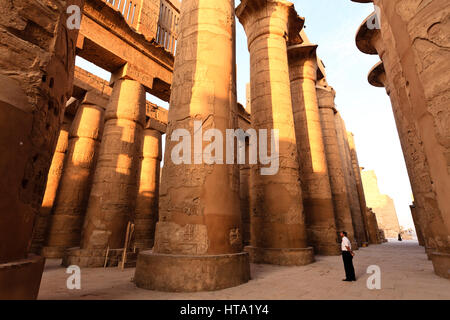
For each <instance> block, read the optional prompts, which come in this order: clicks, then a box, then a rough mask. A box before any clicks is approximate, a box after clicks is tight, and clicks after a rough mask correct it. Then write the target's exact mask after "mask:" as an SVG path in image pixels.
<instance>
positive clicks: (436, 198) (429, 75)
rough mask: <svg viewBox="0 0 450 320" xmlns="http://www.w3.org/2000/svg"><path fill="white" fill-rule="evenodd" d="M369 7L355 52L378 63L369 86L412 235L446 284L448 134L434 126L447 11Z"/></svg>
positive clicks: (440, 115) (443, 103)
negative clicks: (405, 196)
mask: <svg viewBox="0 0 450 320" xmlns="http://www.w3.org/2000/svg"><path fill="white" fill-rule="evenodd" d="M358 2H359V1H358ZM374 4H375V5H376V6H377V12H376V13H373V14H371V15H370V16H369V17H368V18H367V19H366V20H365V21H364V22H363V24H362V25H361V26H360V28H359V30H358V34H357V37H356V42H357V46H358V48H359V49H360V50H361V51H362V52H364V53H367V54H378V55H379V56H380V58H381V60H382V62H380V63H379V64H377V65H376V66H375V67H374V68H373V69H372V70H371V72H370V74H369V82H370V83H371V84H372V85H374V86H378V87H385V88H386V92H387V93H388V95H389V97H390V99H391V102H392V109H393V113H394V118H395V121H396V124H397V129H398V132H399V137H400V143H401V146H402V149H403V153H404V156H405V162H406V167H407V170H408V175H409V177H410V181H411V188H412V191H413V195H414V206H413V207H412V208H411V211H412V216H413V220H414V223H415V225H416V232H417V234H418V237H419V240H420V238H421V237H423V238H422V241H421V242H422V243H423V244H424V245H425V250H426V252H427V254H428V258H429V259H431V260H432V262H433V266H434V271H435V273H436V274H437V275H439V276H442V277H445V278H449V277H450V242H449V234H450V227H449V226H450V214H449V212H450V202H449V197H448V189H449V186H450V184H449V183H450V177H449V171H448V166H449V161H448V157H447V155H448V152H449V151H448V149H449V147H448V146H449V144H448V136H449V135H448V133H446V131H445V129H443V128H444V127H445V126H441V125H440V124H442V123H444V122H445V120H444V119H447V118H448V112H449V110H448V98H446V91H445V90H447V88H446V87H445V85H444V86H442V84H444V83H447V82H448V81H447V82H446V80H447V78H448V76H447V75H446V74H445V72H444V73H443V72H442V68H443V66H445V65H446V63H448V61H449V54H448V52H447V51H446V50H445V48H444V46H445V45H443V44H442V45H439V43H440V42H441V41H442V39H441V38H439V37H436V36H435V35H436V34H438V31H439V30H440V26H441V25H442V23H441V22H442V21H444V20H445V17H446V16H448V13H449V7H448V5H447V3H446V2H445V1H439V0H437V1H432V2H430V4H429V5H427V6H425V7H423V8H422V7H421V6H417V5H414V4H412V3H408V2H407V1H404V0H399V1H395V2H392V1H384V0H376V1H374ZM374 25H377V26H378V27H377V28H373V26H374ZM432 29H433V30H434V31H430V30H432ZM418 43H420V45H418ZM428 57H433V58H432V59H431V60H429V59H428ZM425 61H427V63H426V66H425V65H424V62H425Z"/></svg>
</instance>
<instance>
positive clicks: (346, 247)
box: [341, 231, 356, 281]
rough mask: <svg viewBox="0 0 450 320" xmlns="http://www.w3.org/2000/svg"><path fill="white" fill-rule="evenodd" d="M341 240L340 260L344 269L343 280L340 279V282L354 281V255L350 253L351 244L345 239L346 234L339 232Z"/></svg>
mask: <svg viewBox="0 0 450 320" xmlns="http://www.w3.org/2000/svg"><path fill="white" fill-rule="evenodd" d="M341 238H342V242H341V250H342V260H343V261H344V268H345V279H342V281H356V277H355V268H353V256H354V255H355V254H354V253H353V251H352V244H351V243H350V240H349V239H348V238H347V232H345V231H341Z"/></svg>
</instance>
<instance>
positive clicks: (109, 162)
mask: <svg viewBox="0 0 450 320" xmlns="http://www.w3.org/2000/svg"><path fill="white" fill-rule="evenodd" d="M144 121H145V91H144V88H143V86H142V85H140V84H139V83H138V82H136V81H134V80H127V79H121V80H118V81H117V82H116V83H115V84H114V88H113V92H112V95H111V97H110V102H109V104H108V107H107V109H106V111H105V125H104V131H103V132H104V133H103V137H102V143H101V145H100V150H99V155H98V160H97V165H96V169H95V174H94V177H93V182H92V189H91V193H90V196H89V201H88V207H87V210H86V216H85V220H84V225H83V231H82V236H81V243H80V247H81V250H96V249H102V250H105V249H106V248H107V247H109V248H110V249H120V248H123V247H124V241H125V233H126V228H127V223H128V221H132V219H133V212H134V206H135V201H136V194H137V190H138V184H137V182H138V172H139V154H140V152H141V151H140V150H141V141H142V131H143V126H144ZM68 255H69V257H68V258H67V259H65V261H66V262H67V263H70V256H74V257H76V255H77V254H76V252H69V253H68ZM97 266H102V264H100V265H97Z"/></svg>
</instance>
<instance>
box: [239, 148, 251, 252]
mask: <svg viewBox="0 0 450 320" xmlns="http://www.w3.org/2000/svg"><path fill="white" fill-rule="evenodd" d="M248 153H249V143H248V141H247V140H246V143H245V154H246V155H248ZM250 175H251V170H250V164H249V162H248V159H247V160H246V163H245V164H241V165H240V168H239V184H240V187H239V197H240V199H241V217H242V240H243V244H244V246H248V245H250V238H251V236H250V233H251V232H250V185H251V183H250V179H251V178H250Z"/></svg>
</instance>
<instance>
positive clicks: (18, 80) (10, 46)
mask: <svg viewBox="0 0 450 320" xmlns="http://www.w3.org/2000/svg"><path fill="white" fill-rule="evenodd" d="M83 2H84V1H82V0H69V1H62V0H47V1H3V2H2V5H1V6H0V13H1V16H2V18H1V19H0V123H1V127H0V154H1V157H0V176H1V182H0V195H1V196H0V212H1V219H0V243H1V245H0V299H14V298H15V299H34V298H36V296H37V293H38V290H39V285H40V280H41V275H42V269H43V265H44V259H43V258H41V257H39V256H35V255H31V254H30V255H29V254H28V251H29V244H30V242H31V237H32V228H33V225H34V219H35V216H36V214H37V212H38V211H39V209H40V206H41V204H42V198H43V196H44V192H45V185H46V179H47V175H48V171H49V167H50V164H51V161H52V156H53V153H54V151H55V146H56V142H57V139H58V134H59V129H60V125H61V120H62V114H63V112H64V106H65V104H66V101H67V99H68V98H69V97H70V96H71V90H72V80H73V69H74V58H75V47H74V43H75V42H76V37H77V35H78V30H76V29H74V30H68V29H67V28H66V21H67V18H68V15H67V14H66V10H67V6H69V5H72V4H77V5H79V6H81V7H82V6H83Z"/></svg>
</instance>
